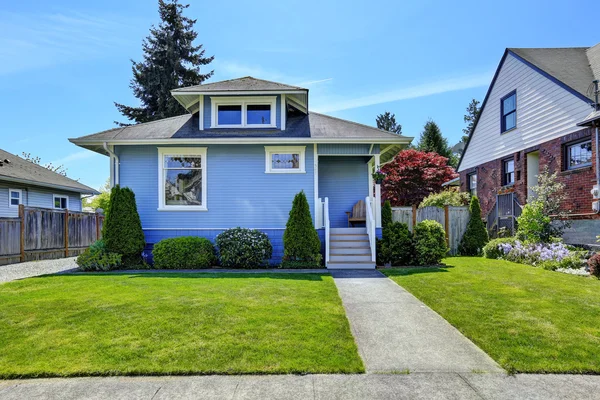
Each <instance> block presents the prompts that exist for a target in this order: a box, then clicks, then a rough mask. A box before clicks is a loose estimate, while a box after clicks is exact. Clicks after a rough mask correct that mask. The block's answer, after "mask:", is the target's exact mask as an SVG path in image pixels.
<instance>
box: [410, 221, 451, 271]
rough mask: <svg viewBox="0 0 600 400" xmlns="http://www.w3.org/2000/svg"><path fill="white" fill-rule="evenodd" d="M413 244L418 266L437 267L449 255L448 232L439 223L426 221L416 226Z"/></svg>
mask: <svg viewBox="0 0 600 400" xmlns="http://www.w3.org/2000/svg"><path fill="white" fill-rule="evenodd" d="M413 243H414V248H415V263H416V264H417V265H435V264H439V263H440V261H442V258H444V257H445V256H446V253H448V246H447V245H446V232H444V228H443V227H442V224H440V223H439V222H437V221H431V220H425V221H421V222H419V223H418V224H416V225H415V228H414V235H413Z"/></svg>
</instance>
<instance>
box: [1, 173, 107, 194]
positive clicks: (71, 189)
mask: <svg viewBox="0 0 600 400" xmlns="http://www.w3.org/2000/svg"><path fill="white" fill-rule="evenodd" d="M0 180H3V181H8V182H15V183H23V184H26V185H31V186H39V187H44V188H50V189H59V190H64V191H65V192H73V193H80V194H81V193H84V194H93V195H95V194H100V192H98V191H96V190H94V189H92V188H89V190H86V189H80V188H74V187H69V186H63V185H53V184H51V183H44V182H38V181H32V180H29V179H19V178H12V177H10V176H5V175H2V176H0Z"/></svg>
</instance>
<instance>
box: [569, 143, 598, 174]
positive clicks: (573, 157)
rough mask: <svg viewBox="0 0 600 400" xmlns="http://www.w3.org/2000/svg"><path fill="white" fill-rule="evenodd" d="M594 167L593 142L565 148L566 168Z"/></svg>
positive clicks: (575, 144)
mask: <svg viewBox="0 0 600 400" xmlns="http://www.w3.org/2000/svg"><path fill="white" fill-rule="evenodd" d="M590 165H592V141H591V140H586V141H583V142H579V143H574V144H569V145H567V146H565V168H566V169H577V168H582V167H588V166H590Z"/></svg>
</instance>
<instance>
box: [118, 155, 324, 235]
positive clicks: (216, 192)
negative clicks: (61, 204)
mask: <svg viewBox="0 0 600 400" xmlns="http://www.w3.org/2000/svg"><path fill="white" fill-rule="evenodd" d="M205 147H207V160H206V161H207V207H208V211H158V210H157V208H158V149H157V147H156V146H118V147H117V148H116V152H117V153H118V155H119V158H120V170H121V173H120V183H121V186H127V187H130V188H131V189H132V190H133V191H134V192H135V195H136V200H137V207H138V211H139V214H140V217H141V220H142V226H143V227H144V228H177V229H182V230H185V229H190V228H211V229H223V228H224V229H227V228H233V227H236V226H241V227H244V228H284V227H285V224H286V222H287V219H288V216H289V212H290V209H291V206H292V201H293V199H294V196H295V195H296V193H298V192H300V191H301V190H304V192H305V194H306V197H307V199H308V202H309V205H310V210H311V213H313V214H314V185H313V174H314V172H313V171H314V167H313V149H312V147H311V146H307V147H306V173H304V174H266V173H265V148H264V146H263V145H209V146H205Z"/></svg>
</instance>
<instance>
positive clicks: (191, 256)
mask: <svg viewBox="0 0 600 400" xmlns="http://www.w3.org/2000/svg"><path fill="white" fill-rule="evenodd" d="M152 257H153V259H154V267H155V268H161V269H194V268H210V267H212V266H214V265H216V263H217V257H216V255H215V248H214V247H213V245H212V243H211V242H210V240H208V239H205V238H201V237H196V236H182V237H177V238H171V239H164V240H161V241H160V242H158V243H156V244H155V245H154V249H153V250H152Z"/></svg>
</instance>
